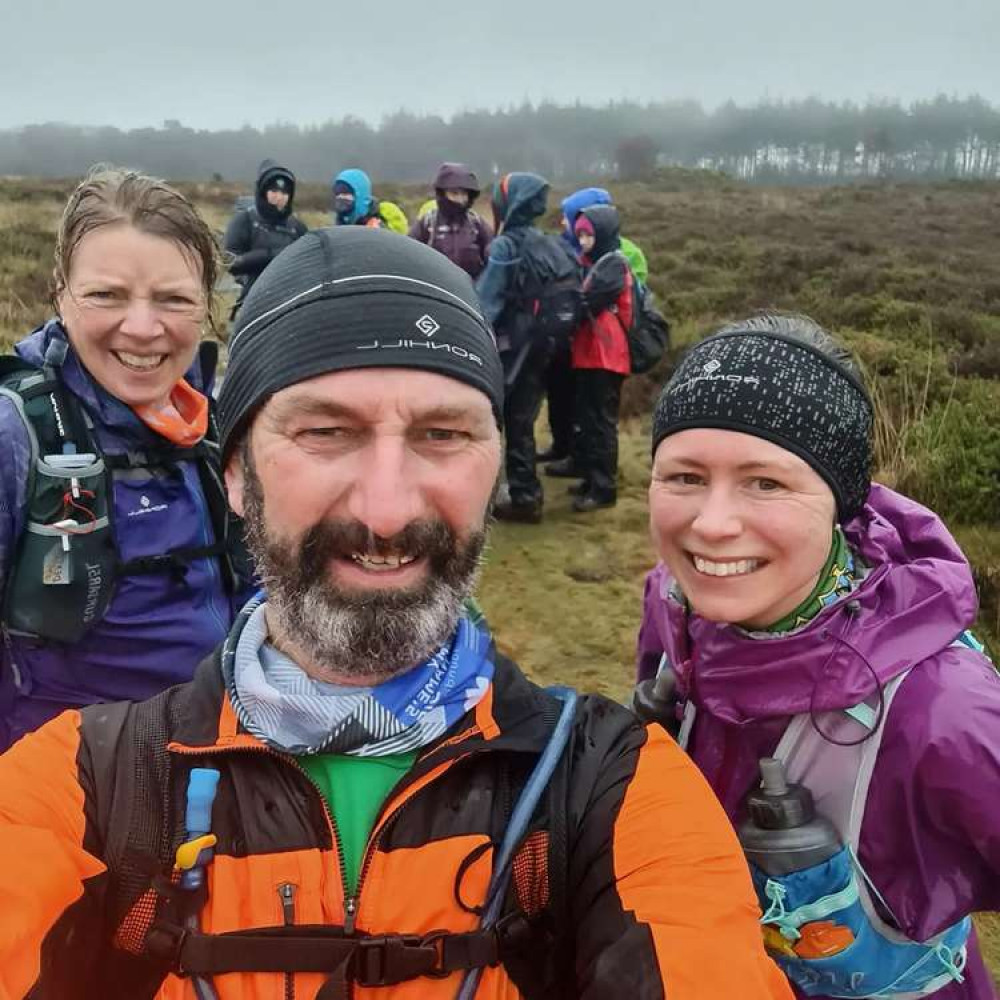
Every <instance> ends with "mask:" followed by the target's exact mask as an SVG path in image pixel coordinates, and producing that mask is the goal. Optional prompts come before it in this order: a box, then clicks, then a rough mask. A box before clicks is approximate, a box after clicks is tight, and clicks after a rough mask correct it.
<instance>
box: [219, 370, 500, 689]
mask: <svg viewBox="0 0 1000 1000" xmlns="http://www.w3.org/2000/svg"><path fill="white" fill-rule="evenodd" d="M244 451H245V453H246V454H245V458H248V459H249V460H250V461H249V462H247V461H245V460H244V459H241V456H239V455H237V456H235V457H234V458H233V459H232V460H230V462H229V464H228V466H227V469H226V483H227V486H228V489H229V496H230V502H231V503H232V505H233V508H234V509H235V510H236V511H237V513H240V514H243V515H244V516H245V519H246V522H247V529H248V536H249V537H248V540H249V542H250V546H251V549H252V551H253V554H254V556H255V558H256V560H257V563H258V568H259V569H260V571H261V573H262V575H263V577H264V578H265V582H266V586H267V591H268V610H269V621H270V622H271V623H272V627H273V630H274V631H276V632H277V633H279V635H278V636H277V639H278V641H279V643H280V644H282V645H283V646H284V647H285V648H286V649H288V651H289V652H292V653H294V654H296V655H295V658H296V659H297V661H298V662H299V663H300V665H302V666H303V668H304V669H306V670H307V671H308V672H310V673H312V674H314V675H315V676H319V677H321V678H322V679H326V680H332V679H335V680H338V681H340V682H345V681H349V680H350V679H352V678H353V679H355V680H358V679H360V680H363V681H365V682H370V681H371V680H373V679H378V678H384V677H386V676H390V675H392V674H393V673H398V672H400V671H402V670H406V669H409V668H411V667H413V666H414V665H416V664H417V663H419V662H421V660H423V659H425V658H426V657H427V656H429V655H430V654H431V653H433V652H434V650H435V649H436V648H437V647H438V646H439V645H440V644H441V643H442V642H443V641H445V640H446V639H447V638H448V636H449V635H450V634H451V632H452V630H453V629H454V627H455V623H456V621H457V618H458V615H459V613H460V611H461V605H462V602H463V600H464V599H465V598H466V597H467V596H468V595H469V594H470V593H471V591H472V588H473V586H474V583H475V577H476V572H477V569H478V565H479V557H480V554H481V551H482V548H483V544H484V541H485V521H486V517H487V510H488V507H489V504H490V500H491V497H492V493H493V490H494V486H495V483H496V478H497V474H498V472H499V467H500V434H499V431H498V429H497V426H496V421H495V420H494V417H493V411H492V408H491V406H490V402H489V400H488V399H487V397H486V396H485V395H484V394H483V393H481V392H479V391H477V390H476V389H473V388H471V387H470V386H467V385H465V384H463V383H461V382H458V381H456V380H454V379H450V378H446V377H445V376H443V375H437V374H434V373H431V372H421V371H414V370H407V369H385V368H382V369H362V370H358V371H343V372H335V373H332V374H330V375H324V376H320V377H318V378H314V379H310V380H308V381H306V382H302V383H299V384H298V385H294V386H291V387H289V388H287V389H283V390H281V391H280V392H278V393H276V394H275V395H274V396H273V397H272V398H271V399H270V400H269V401H268V403H267V404H266V405H265V406H264V408H263V410H262V411H261V412H260V413H259V414H258V416H257V418H256V419H255V420H254V422H253V426H252V428H251V431H250V434H249V439H248V442H247V444H246V445H245V448H244Z"/></svg>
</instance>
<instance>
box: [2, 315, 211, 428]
mask: <svg viewBox="0 0 1000 1000" xmlns="http://www.w3.org/2000/svg"><path fill="white" fill-rule="evenodd" d="M62 344H65V345H66V346H65V360H64V361H63V362H62V365H61V373H62V378H63V381H64V382H65V383H66V387H67V388H68V389H69V390H70V391H71V392H72V393H73V394H74V395H75V396H77V397H78V398H79V399H80V400H81V401H82V402H83V404H84V405H85V406H86V407H87V409H88V410H89V411H90V412H91V414H93V415H94V417H95V418H96V420H97V421H98V422H100V423H101V424H102V425H104V426H106V427H110V428H113V429H115V430H117V431H121V432H125V433H129V432H130V431H131V432H134V433H137V434H138V435H139V436H140V437H141V438H147V437H148V436H149V434H150V433H151V432H150V431H148V430H147V429H146V425H145V424H143V423H142V421H141V420H140V419H139V418H138V417H137V416H136V415H135V413H134V412H133V411H132V408H131V407H130V406H128V405H127V404H126V403H123V402H122V401H121V400H120V399H118V398H117V397H115V396H112V395H111V393H109V392H108V391H107V390H106V389H105V388H104V387H103V386H101V385H99V384H98V383H97V382H96V381H95V380H94V378H93V377H92V376H91V375H90V373H89V372H88V371H87V369H86V368H84V367H83V364H82V363H81V362H80V359H79V358H78V357H77V354H76V351H74V350H73V348H72V346H71V345H70V343H69V338H68V337H67V335H66V330H65V328H64V327H63V325H62V323H61V322H60V321H59V320H58V319H50V320H49V321H48V322H47V323H45V324H44V325H42V326H40V327H38V328H37V329H35V330H33V331H32V332H31V333H29V334H28V336H27V337H25V338H24V339H23V340H21V341H19V342H18V343H17V344H15V345H14V353H15V354H17V356H18V357H19V358H22V359H23V360H24V361H27V362H28V363H29V364H32V365H39V366H41V365H42V364H44V362H45V356H46V353H47V352H48V351H49V350H50V349H52V350H53V351H55V353H56V354H59V353H61V352H62V346H61V345H62ZM57 367H58V364H57ZM211 375H214V372H213V373H211ZM184 378H185V380H186V381H187V382H188V383H189V384H190V385H191V386H192V387H193V388H195V389H197V390H198V391H199V392H207V391H208V389H207V388H206V378H205V373H203V372H202V367H201V360H200V357H199V355H198V354H196V355H195V358H194V361H193V362H192V364H191V367H190V368H189V369H188V370H187V373H186V374H185V376H184ZM208 381H211V377H210V378H209V380H208Z"/></svg>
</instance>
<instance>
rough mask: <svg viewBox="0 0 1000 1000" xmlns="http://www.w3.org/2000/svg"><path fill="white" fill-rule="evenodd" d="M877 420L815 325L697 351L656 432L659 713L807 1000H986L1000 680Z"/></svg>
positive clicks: (746, 329)
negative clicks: (741, 856)
mask: <svg viewBox="0 0 1000 1000" xmlns="http://www.w3.org/2000/svg"><path fill="white" fill-rule="evenodd" d="M872 422H873V412H872V406H871V402H870V399H869V397H868V394H867V391H866V390H865V388H864V386H863V383H862V381H861V379H860V377H859V375H858V373H857V369H856V368H855V366H854V364H853V362H852V361H851V359H850V357H849V356H848V355H847V353H846V352H845V351H844V350H843V349H842V348H840V347H839V345H837V344H836V343H835V342H834V341H833V340H832V338H831V337H829V335H828V334H826V333H825V332H824V331H823V330H822V329H820V328H819V327H818V326H817V325H816V324H814V323H813V322H812V321H811V320H808V319H806V318H805V317H795V316H772V315H764V316H758V317H754V318H752V319H749V320H746V321H744V322H741V323H737V324H735V325H732V326H727V327H724V328H722V329H721V330H719V331H717V332H716V333H715V334H714V335H713V336H711V337H709V338H707V339H706V340H704V341H702V342H701V343H699V344H697V345H696V346H695V347H694V348H692V350H691V351H690V352H689V353H688V355H687V356H686V358H685V359H684V360H683V361H682V363H681V365H680V366H679V367H678V369H677V371H676V372H675V374H674V375H673V377H672V378H671V380H670V382H669V383H668V384H667V386H666V387H665V388H664V390H663V392H662V394H661V396H660V399H659V402H658V403H657V407H656V411H655V415H654V420H653V474H652V482H651V485H650V491H649V497H650V521H651V531H652V538H653V540H654V543H655V545H656V548H657V552H658V554H659V556H660V558H661V560H662V561H661V563H660V564H659V565H658V566H657V568H656V569H655V570H653V572H652V573H650V575H649V577H648V579H647V582H646V593H645V602H644V609H643V621H642V626H641V629H640V633H639V641H638V660H639V663H638V668H639V669H638V672H639V680H640V683H639V685H638V687H637V690H636V697H635V705H636V709H637V710H638V711H639V712H640V714H643V715H645V716H646V717H647V718H651V719H656V720H657V721H660V722H661V723H663V724H664V725H665V726H667V727H668V728H670V729H671V730H673V731H674V732H675V734H676V735H677V737H678V740H679V742H681V744H682V745H683V746H684V747H685V748H686V749H687V751H688V753H690V754H691V756H692V758H693V759H694V761H695V762H696V763H697V764H698V766H699V767H700V768H701V770H702V772H703V773H704V775H705V777H706V778H707V779H708V781H709V783H710V784H711V785H712V787H713V789H714V790H715V792H716V794H717V795H718V797H719V798H720V800H721V801H722V804H723V806H724V807H725V809H726V810H727V813H728V815H729V817H730V819H731V820H732V821H733V823H734V824H735V825H736V826H737V829H738V831H739V833H740V838H741V841H742V842H743V844H744V849H745V851H746V853H747V857H748V860H749V861H750V866H751V872H752V874H753V877H754V883H755V886H756V888H757V891H758V897H759V901H760V904H761V908H762V910H763V911H764V915H763V918H762V923H763V924H764V928H763V931H764V936H765V940H766V941H767V943H768V947H769V950H770V951H771V953H772V955H773V956H774V957H775V958H776V960H777V961H778V963H779V965H781V966H782V968H783V969H784V971H785V973H786V975H788V976H789V979H790V980H791V982H792V984H793V986H794V987H795V989H796V992H797V995H799V996H810V997H858V998H860V997H872V996H878V997H898V998H902V997H913V998H916V997H925V996H931V997H934V998H935V1000H959V998H963V1000H986V998H991V997H994V996H995V993H994V989H993V986H992V984H991V980H990V976H989V973H988V972H987V971H986V968H985V966H984V964H983V960H982V958H981V955H980V951H979V946H978V943H977V941H976V935H975V931H974V930H973V929H972V927H971V922H970V920H969V915H970V914H971V913H973V912H974V911H977V910H996V909H998V908H1000V678H998V676H997V673H996V671H995V670H994V668H993V666H992V665H991V664H990V662H989V661H988V660H987V659H986V657H985V656H983V655H982V652H981V647H979V646H978V643H976V641H975V640H974V639H973V638H972V636H971V635H970V634H969V633H968V632H967V629H969V628H970V627H971V626H972V625H973V623H974V621H975V617H976V610H977V597H976V590H975V586H974V584H973V580H972V574H971V572H970V569H969V565H968V562H967V561H966V559H965V557H964V556H963V554H962V552H961V551H960V549H959V548H958V546H957V544H956V543H955V541H954V539H953V538H952V537H951V535H950V534H949V533H948V531H947V529H946V528H945V527H944V525H943V524H942V522H941V521H940V520H939V519H938V517H937V516H936V515H935V514H933V513H932V512H931V511H929V510H927V509H925V508H923V507H921V506H920V505H919V504H917V503H915V502H914V501H912V500H909V499H907V498H906V497H904V496H900V495H899V494H897V493H894V492H893V491H892V490H889V489H886V488H885V487H882V486H879V485H876V484H873V483H871V480H870V471H871V463H872V445H871V440H872ZM762 762H763V763H762ZM762 777H763V781H762V780H761V779H762Z"/></svg>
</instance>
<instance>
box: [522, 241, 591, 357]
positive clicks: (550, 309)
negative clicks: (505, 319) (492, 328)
mask: <svg viewBox="0 0 1000 1000" xmlns="http://www.w3.org/2000/svg"><path fill="white" fill-rule="evenodd" d="M512 293H513V300H514V304H515V308H516V311H517V313H518V314H519V319H520V322H519V323H518V324H517V329H518V331H519V332H520V333H521V336H520V337H518V338H516V339H518V340H523V339H524V338H526V337H528V336H530V337H531V339H533V340H534V339H539V338H548V339H550V340H551V341H552V342H553V343H556V344H560V343H565V342H566V341H568V340H569V338H570V337H571V336H572V334H573V332H574V331H575V330H576V328H577V327H578V326H579V325H580V322H581V319H582V317H583V296H582V293H581V289H580V265H579V264H578V263H577V261H576V258H575V257H574V256H573V254H572V252H571V251H570V250H569V249H568V248H567V246H566V245H565V243H564V242H563V241H562V240H561V239H560V238H559V237H558V236H548V235H546V234H545V233H542V232H539V231H538V230H537V229H529V230H528V232H527V233H526V234H525V237H524V240H523V242H522V243H521V247H520V255H519V258H518V263H517V270H516V273H515V276H514V282H513V288H512ZM513 346H519V345H513Z"/></svg>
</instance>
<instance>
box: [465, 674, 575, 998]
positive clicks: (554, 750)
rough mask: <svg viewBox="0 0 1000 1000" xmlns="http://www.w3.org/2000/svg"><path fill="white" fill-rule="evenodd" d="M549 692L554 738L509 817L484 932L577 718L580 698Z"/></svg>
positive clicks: (471, 978) (470, 975)
mask: <svg viewBox="0 0 1000 1000" xmlns="http://www.w3.org/2000/svg"><path fill="white" fill-rule="evenodd" d="M546 690H547V691H548V693H549V694H551V695H553V696H554V697H555V698H558V699H559V701H561V702H562V703H563V704H562V709H561V710H560V712H559V718H558V720H557V721H556V724H555V727H554V729H553V730H552V735H551V736H550V737H549V741H548V743H546V745H545V749H544V750H543V751H542V754H541V756H540V757H539V758H538V763H537V764H535V767H534V770H533V771H532V772H531V775H530V777H529V778H528V780H527V782H525V785H524V788H523V789H521V794H520V795H519V796H518V798H517V804H516V805H515V806H514V811H513V812H512V813H511V815H510V822H509V823H508V824H507V829H506V831H505V832H504V836H503V841H502V842H501V844H500V850H499V852H498V853H497V860H496V863H495V864H494V865H493V875H492V877H491V878H490V886H489V889H488V890H487V893H486V908H485V911H484V913H483V916H482V919H481V920H480V922H479V926H480V929H482V930H491V929H492V928H493V927H495V926H496V924H497V922H498V920H499V919H500V911H501V910H502V909H503V904H504V899H505V898H506V896H507V887H508V886H509V885H510V874H511V870H512V862H513V860H514V855H515V853H516V852H517V849H518V847H520V842H521V838H522V837H523V836H524V831H525V830H527V829H528V824H529V823H530V822H531V817H532V816H533V815H534V814H535V809H536V808H537V807H538V803H539V801H540V800H541V797H542V794H543V793H544V792H545V789H546V788H547V787H548V785H549V781H551V779H552V772H553V771H555V769H556V765H557V764H558V763H559V758H560V757H562V755H563V751H564V750H565V749H566V744H567V743H568V742H569V735H570V729H571V727H572V725H573V719H574V717H575V716H576V703H577V698H578V696H577V693H576V691H574V690H573V689H572V688H566V687H550V688H547V689H546ZM482 976H483V969H482V966H479V967H478V968H475V969H469V970H468V972H466V974H465V978H464V979H463V980H462V985H461V987H460V988H459V991H458V994H457V1000H472V998H473V997H474V996H475V995H476V990H478V989H479V981H480V980H481V979H482Z"/></svg>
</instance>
